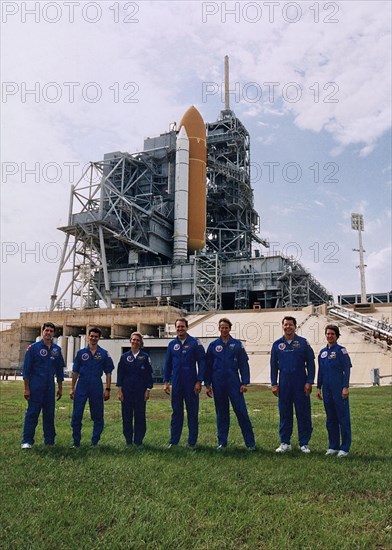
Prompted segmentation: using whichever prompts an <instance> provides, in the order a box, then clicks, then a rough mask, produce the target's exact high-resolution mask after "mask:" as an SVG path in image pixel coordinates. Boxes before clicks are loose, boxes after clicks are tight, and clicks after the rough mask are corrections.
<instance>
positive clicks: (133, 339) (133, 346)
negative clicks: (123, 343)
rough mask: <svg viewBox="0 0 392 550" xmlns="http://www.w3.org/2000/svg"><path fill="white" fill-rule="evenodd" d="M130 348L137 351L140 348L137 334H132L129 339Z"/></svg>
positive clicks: (140, 341)
mask: <svg viewBox="0 0 392 550" xmlns="http://www.w3.org/2000/svg"><path fill="white" fill-rule="evenodd" d="M130 342H131V349H132V351H133V352H137V351H139V349H140V346H141V345H142V339H141V338H140V336H138V335H137V334H132V336H131V339H130Z"/></svg>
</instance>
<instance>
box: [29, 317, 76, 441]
mask: <svg viewBox="0 0 392 550" xmlns="http://www.w3.org/2000/svg"><path fill="white" fill-rule="evenodd" d="M54 332H55V326H54V324H53V323H44V324H43V326H42V340H40V341H39V342H36V343H35V344H32V345H31V346H29V347H28V348H27V351H26V355H25V360H24V366H23V381H24V398H25V399H26V400H27V401H28V406H27V411H26V415H25V420H24V428H23V437H22V444H21V447H22V449H31V448H32V446H33V445H34V434H35V429H36V427H37V424H38V417H39V415H40V412H41V410H42V425H43V430H44V443H45V445H54V440H55V437H56V432H55V428H54V413H55V383H54V377H55V376H56V379H57V400H59V399H61V396H62V394H63V380H64V366H65V365H64V359H63V356H62V353H61V348H60V347H59V346H57V345H56V344H53V343H52V338H53V336H54Z"/></svg>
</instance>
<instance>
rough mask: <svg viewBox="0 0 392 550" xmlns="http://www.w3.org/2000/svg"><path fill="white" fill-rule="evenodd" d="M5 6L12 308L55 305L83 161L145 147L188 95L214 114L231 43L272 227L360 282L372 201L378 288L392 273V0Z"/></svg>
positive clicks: (321, 267)
mask: <svg viewBox="0 0 392 550" xmlns="http://www.w3.org/2000/svg"><path fill="white" fill-rule="evenodd" d="M71 4H72V3H71ZM37 5H38V8H37V7H36V6H37ZM71 8H72V11H71ZM1 17H2V59H1V61H2V67H3V69H2V80H3V83H2V103H1V108H2V145H1V159H2V187H1V199H2V206H1V214H2V222H1V223H2V225H1V240H2V257H1V271H2V282H1V317H2V318H9V317H17V316H18V315H19V312H20V311H21V310H23V309H25V308H29V309H34V308H44V307H47V306H48V304H49V298H50V294H51V293H52V290H53V285H54V280H55V276H56V273H57V262H58V260H59V252H60V250H61V247H62V244H63V234H62V233H61V232H59V231H58V230H57V229H56V228H57V227H58V226H60V225H63V224H65V223H66V220H67V215H68V201H69V193H70V184H71V183H76V181H77V179H78V177H79V175H80V172H81V169H82V167H83V166H84V165H85V164H86V162H88V161H90V160H99V159H101V158H102V157H103V155H104V153H105V152H109V151H116V150H120V151H128V152H134V151H137V150H141V149H142V147H143V138H144V137H147V136H154V135H158V134H159V133H161V132H164V131H167V129H168V128H169V125H170V123H172V122H173V121H177V122H179V121H180V119H181V117H182V115H183V113H184V112H185V111H186V109H187V108H188V107H189V106H190V105H192V104H194V105H195V106H196V107H197V108H198V109H199V111H200V112H201V114H202V116H203V117H204V120H205V121H206V122H207V121H208V122H211V121H214V120H215V119H216V118H217V117H218V115H219V111H220V110H221V108H222V107H223V105H222V100H221V91H222V87H223V85H222V82H223V59H224V56H225V55H226V54H227V55H229V57H230V80H231V89H232V93H231V95H230V100H231V108H232V109H233V110H234V111H235V113H236V114H237V116H238V117H239V118H240V119H241V120H242V122H243V123H244V124H245V126H246V127H247V129H248V131H249V133H250V136H251V160H252V163H253V186H254V196H255V207H256V209H257V210H258V211H259V213H260V217H261V234H262V235H263V236H264V237H267V238H268V239H269V240H270V241H271V242H272V243H275V244H274V249H275V250H283V251H284V252H286V253H288V254H289V255H294V256H295V257H297V258H298V259H300V260H301V261H302V262H303V263H304V264H305V265H306V267H308V268H309V270H310V271H311V272H312V273H313V274H314V275H315V276H316V277H317V278H318V280H319V281H320V282H321V283H322V284H323V285H324V286H325V287H326V288H327V289H329V290H330V291H331V292H333V293H334V295H335V296H337V294H338V293H353V292H359V290H360V282H359V273H358V270H357V269H356V268H355V266H356V265H357V263H358V255H357V254H356V253H354V252H353V251H352V248H357V244H358V243H357V235H356V233H355V232H353V231H352V230H351V226H350V214H351V212H360V213H362V214H363V215H364V219H365V233H364V235H363V239H364V245H365V249H366V263H367V264H368V267H367V270H366V277H367V290H368V291H369V292H385V291H389V290H390V289H391V274H390V273H391V272H390V265H391V153H390V149H391V133H390V126H391V110H390V109H391V104H390V96H391V82H390V74H391V60H390V51H391V35H390V19H391V4H390V2H389V1H386V2H377V1H372V2H370V1H369V2H368V1H361V2H351V1H344V2H280V3H279V5H275V4H274V3H272V2H241V3H239V2H176V1H170V2H160V1H154V2H149V1H143V2H83V3H82V2H75V3H73V4H72V6H71V5H70V3H68V4H67V3H64V2H45V1H41V2H40V3H39V4H38V3H36V2H3V3H2V14H1ZM268 83H269V84H268ZM271 83H275V84H271ZM29 90H30V91H31V90H34V93H29ZM273 163H274V164H273ZM273 165H274V166H275V172H274V175H273V177H272V176H271V173H268V170H271V167H272V166H273ZM269 176H271V177H269ZM271 178H272V181H270V180H271Z"/></svg>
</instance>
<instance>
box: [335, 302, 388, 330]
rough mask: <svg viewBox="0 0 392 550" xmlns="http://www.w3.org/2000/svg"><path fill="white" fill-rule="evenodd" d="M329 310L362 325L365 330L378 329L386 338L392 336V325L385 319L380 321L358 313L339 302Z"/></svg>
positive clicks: (337, 315)
mask: <svg viewBox="0 0 392 550" xmlns="http://www.w3.org/2000/svg"><path fill="white" fill-rule="evenodd" d="M328 312H329V313H330V314H332V315H336V317H339V318H340V319H344V320H346V321H349V322H350V323H352V324H353V325H355V326H357V327H361V328H363V329H364V330H372V331H376V332H377V333H379V334H380V335H383V336H384V337H386V338H390V337H392V326H391V325H388V324H387V323H385V322H384V321H379V320H378V319H375V318H374V317H371V316H370V315H363V314H362V313H357V312H356V311H353V310H351V309H347V308H345V307H342V306H340V305H338V304H335V305H333V306H331V307H329V308H328Z"/></svg>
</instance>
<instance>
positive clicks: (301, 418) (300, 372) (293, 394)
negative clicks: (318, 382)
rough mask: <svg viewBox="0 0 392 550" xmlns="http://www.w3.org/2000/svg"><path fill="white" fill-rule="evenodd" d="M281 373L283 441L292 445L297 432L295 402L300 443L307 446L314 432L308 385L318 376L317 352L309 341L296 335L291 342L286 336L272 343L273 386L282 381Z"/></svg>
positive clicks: (281, 436)
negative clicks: (292, 436) (294, 416)
mask: <svg viewBox="0 0 392 550" xmlns="http://www.w3.org/2000/svg"><path fill="white" fill-rule="evenodd" d="M278 374H279V415H280V424H279V435H280V441H281V443H286V444H287V445H289V444H290V440H291V435H292V433H293V405H294V407H295V415H296V417H297V425H298V439H299V445H300V447H302V446H303V445H307V444H308V443H309V441H310V437H311V435H312V417H311V412H310V396H306V395H305V392H304V387H305V384H313V382H314V376H315V365H314V352H313V350H312V348H311V347H310V345H309V342H308V341H307V340H306V339H305V338H302V337H301V336H298V335H297V334H295V335H294V337H293V339H292V340H291V342H288V341H287V340H285V338H284V336H282V338H279V340H276V341H275V342H274V343H273V344H272V349H271V386H276V385H277V383H278Z"/></svg>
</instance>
